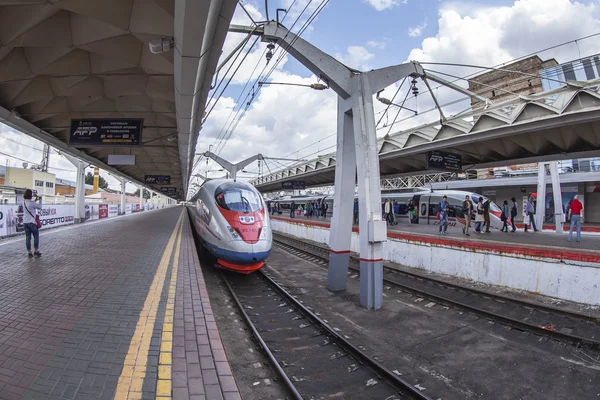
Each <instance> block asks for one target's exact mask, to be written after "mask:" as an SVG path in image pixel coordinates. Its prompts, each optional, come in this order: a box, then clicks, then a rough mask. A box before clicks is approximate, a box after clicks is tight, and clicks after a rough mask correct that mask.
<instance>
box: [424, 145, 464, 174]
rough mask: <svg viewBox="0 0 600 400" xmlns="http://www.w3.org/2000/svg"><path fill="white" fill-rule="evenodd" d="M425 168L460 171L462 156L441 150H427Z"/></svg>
mask: <svg viewBox="0 0 600 400" xmlns="http://www.w3.org/2000/svg"><path fill="white" fill-rule="evenodd" d="M427 169H441V170H444V171H462V157H461V156H459V155H458V154H451V153H446V152H443V151H436V150H434V151H428V152H427Z"/></svg>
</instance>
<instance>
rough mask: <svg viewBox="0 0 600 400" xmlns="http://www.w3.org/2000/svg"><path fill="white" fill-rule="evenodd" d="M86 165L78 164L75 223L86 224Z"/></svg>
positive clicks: (80, 162)
mask: <svg viewBox="0 0 600 400" xmlns="http://www.w3.org/2000/svg"><path fill="white" fill-rule="evenodd" d="M85 165H86V164H85V163H84V162H83V161H81V160H78V162H77V180H76V184H75V223H76V224H78V223H82V222H85Z"/></svg>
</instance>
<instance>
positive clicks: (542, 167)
mask: <svg viewBox="0 0 600 400" xmlns="http://www.w3.org/2000/svg"><path fill="white" fill-rule="evenodd" d="M536 203H537V204H536V209H535V226H536V228H538V229H540V230H541V229H542V227H543V225H544V216H545V214H546V163H543V162H541V163H538V184H537V202H536Z"/></svg>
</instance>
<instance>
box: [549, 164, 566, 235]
mask: <svg viewBox="0 0 600 400" xmlns="http://www.w3.org/2000/svg"><path fill="white" fill-rule="evenodd" d="M549 166H550V179H551V180H552V194H553V195H552V197H553V199H554V225H555V227H556V233H563V224H564V222H565V213H564V212H563V203H562V190H561V188H560V176H559V175H558V162H557V161H551V162H550V163H549Z"/></svg>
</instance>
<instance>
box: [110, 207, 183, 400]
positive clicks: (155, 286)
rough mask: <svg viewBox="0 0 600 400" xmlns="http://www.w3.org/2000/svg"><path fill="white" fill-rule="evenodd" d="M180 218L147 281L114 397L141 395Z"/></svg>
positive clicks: (126, 398) (120, 399)
mask: <svg viewBox="0 0 600 400" xmlns="http://www.w3.org/2000/svg"><path fill="white" fill-rule="evenodd" d="M182 219H183V211H182V213H181V215H180V216H179V219H178V220H177V224H175V228H174V229H173V232H172V233H171V237H170V238H169V242H168V243H167V246H166V248H165V251H164V252H163V255H162V258H161V260H160V264H159V265H158V268H157V269H156V273H155V275H154V279H153V280H152V285H150V289H149V290H148V295H147V296H146V301H145V302H144V307H143V309H142V312H141V313H140V316H139V319H138V322H137V326H136V328H135V333H134V334H133V337H132V338H131V343H130V344H129V350H128V351H127V356H126V357H125V362H124V363H123V369H122V370H121V376H119V381H118V384H117V391H116V393H115V400H129V399H131V400H133V399H141V398H142V384H143V383H144V377H145V376H146V368H147V365H148V352H149V350H150V340H151V339H152V331H153V330H154V325H155V322H156V314H157V312H158V305H159V303H160V296H161V293H162V291H163V288H164V286H165V277H166V275H167V270H168V269H169V264H170V261H171V254H172V253H173V246H174V244H175V239H176V237H177V236H179V237H180V239H181V227H182V223H181V221H182ZM177 253H178V251H177ZM175 263H177V259H176V260H175ZM172 319H173V317H172V316H171V320H172ZM166 320H167V317H166V316H165V321H166ZM169 396H170V392H169ZM163 399H164V397H163Z"/></svg>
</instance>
